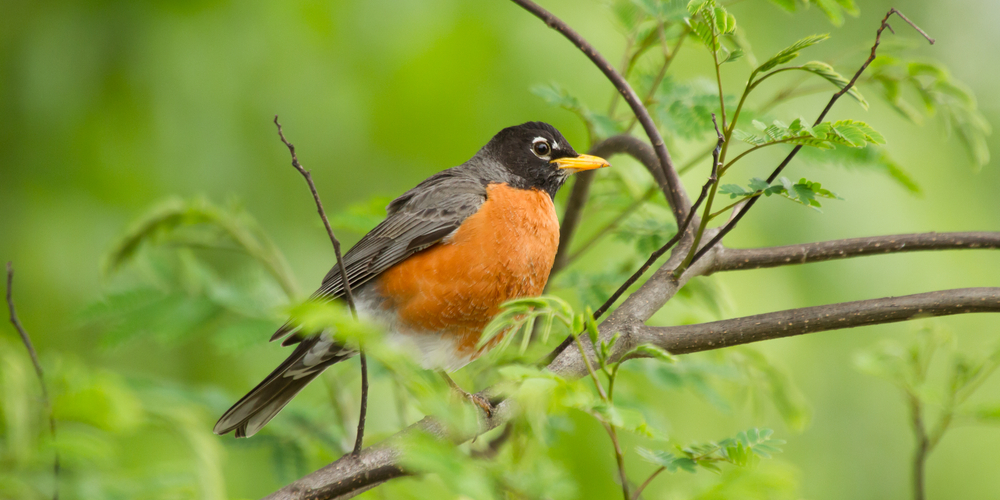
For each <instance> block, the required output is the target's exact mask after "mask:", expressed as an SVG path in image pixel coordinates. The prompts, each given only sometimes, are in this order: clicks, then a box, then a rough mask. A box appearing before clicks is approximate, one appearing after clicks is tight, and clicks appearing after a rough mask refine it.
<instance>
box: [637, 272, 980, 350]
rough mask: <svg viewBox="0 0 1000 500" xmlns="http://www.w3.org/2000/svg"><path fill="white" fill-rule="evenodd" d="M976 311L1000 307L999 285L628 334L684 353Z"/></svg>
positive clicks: (651, 329) (842, 304) (639, 339)
mask: <svg viewBox="0 0 1000 500" xmlns="http://www.w3.org/2000/svg"><path fill="white" fill-rule="evenodd" d="M977 312H1000V288H959V289H955V290H942V291H938V292H928V293H918V294H916V295H904V296H902V297H887V298H884V299H872V300H859V301H856V302H842V303H840V304H830V305H825V306H816V307H804V308H801V309H790V310H787V311H779V312H773V313H767V314H758V315H756V316H747V317H744V318H736V319H728V320H723V321H714V322H712V323H702V324H698V325H683V326H662V327H653V326H644V327H640V328H639V329H638V330H637V331H636V332H635V333H634V334H633V336H634V338H633V342H635V343H636V345H638V344H645V343H650V344H654V345H656V346H658V347H660V348H663V349H666V350H667V351H669V352H671V353H673V354H686V353H691V352H699V351H710V350H713V349H722V348H723V347H731V346H735V345H741V344H749V343H751V342H760V341H763V340H771V339H780V338H784V337H791V336H795V335H803V334H806V333H814V332H824V331H827V330H839V329H842V328H855V327H858V326H866V325H876V324H884V323H896V322H899V321H907V320H911V319H919V318H926V317H933V316H950V315H953V314H967V313H977Z"/></svg>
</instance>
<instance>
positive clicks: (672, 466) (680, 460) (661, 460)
mask: <svg viewBox="0 0 1000 500" xmlns="http://www.w3.org/2000/svg"><path fill="white" fill-rule="evenodd" d="M635 451H636V453H638V454H639V456H640V457H642V458H643V460H646V461H647V462H650V463H652V464H656V465H659V466H662V467H666V469H667V471H668V472H677V471H678V470H684V471H687V472H691V473H694V472H696V471H697V464H696V463H694V461H693V460H691V459H690V458H687V457H678V456H676V455H674V454H673V453H670V452H666V451H662V450H650V449H647V448H642V447H637V448H636V449H635Z"/></svg>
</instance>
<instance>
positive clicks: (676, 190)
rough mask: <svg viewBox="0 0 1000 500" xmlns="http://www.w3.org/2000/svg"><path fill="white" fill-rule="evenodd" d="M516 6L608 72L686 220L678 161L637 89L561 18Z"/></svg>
mask: <svg viewBox="0 0 1000 500" xmlns="http://www.w3.org/2000/svg"><path fill="white" fill-rule="evenodd" d="M512 1H513V2H514V3H516V4H518V5H520V6H521V7H523V8H524V9H525V10H527V11H528V12H531V13H532V14H534V15H535V16H536V17H538V18H539V19H541V20H542V21H544V22H545V24H546V25H547V26H548V27H550V28H552V29H554V30H556V31H558V32H559V33H560V34H562V35H563V36H564V37H566V38H567V39H568V40H569V41H571V42H573V44H574V45H576V46H577V48H579V49H580V50H581V51H582V52H583V53H584V54H585V55H586V56H587V57H588V58H590V60H591V61H592V62H593V63H594V64H595V65H597V67H598V69H600V70H601V72H603V73H604V76H606V77H607V78H608V80H610V81H611V83H612V84H613V85H614V86H615V88H616V89H618V92H619V93H621V95H622V98H623V99H625V102H627V103H628V105H629V107H631V108H632V112H633V113H635V115H636V117H637V118H638V119H639V123H640V124H641V125H642V128H643V130H644V131H645V132H646V135H647V136H648V137H649V142H650V143H652V145H653V150H654V151H656V156H657V158H658V159H659V161H660V169H661V170H662V172H663V185H662V186H661V187H663V188H664V192H665V193H666V194H667V199H668V201H669V202H670V208H671V210H672V211H673V213H674V219H676V220H678V221H679V220H683V219H684V216H685V215H687V211H688V207H689V205H690V203H691V202H690V200H688V198H687V193H686V192H685V191H684V186H683V185H682V184H681V181H680V177H678V176H677V171H676V170H675V169H674V162H673V160H672V159H671V158H670V153H669V152H668V151H667V146H666V143H664V142H663V137H662V136H660V131H659V130H657V128H656V124H655V123H654V122H653V119H652V118H651V117H650V116H649V112H648V111H647V110H646V108H645V107H643V105H642V101H641V100H640V99H639V96H638V95H636V93H635V90H633V89H632V86H631V85H629V83H628V81H626V80H625V78H624V77H622V75H621V74H619V73H618V72H617V71H615V68H614V66H612V65H611V63H609V62H608V61H607V59H605V58H604V56H602V55H601V54H600V53H599V52H598V51H597V49H595V48H594V47H593V46H592V45H591V44H590V43H589V42H587V40H585V39H584V38H583V37H582V36H580V34H579V33H577V32H576V31H574V30H573V28H570V27H569V25H567V24H566V23H565V22H563V21H562V20H561V19H559V18H558V17H556V16H554V15H553V14H552V13H551V12H549V11H547V10H545V9H543V8H542V7H540V6H539V5H538V4H536V3H535V2H532V1H531V0H512Z"/></svg>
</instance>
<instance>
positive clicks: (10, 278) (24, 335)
mask: <svg viewBox="0 0 1000 500" xmlns="http://www.w3.org/2000/svg"><path fill="white" fill-rule="evenodd" d="M7 309H8V310H9V311H10V323H11V324H12V325H14V329H15V330H17V333H19V334H20V335H21V342H24V347H25V348H26V349H28V355H29V356H31V364H32V365H34V366H35V375H36V376H37V377H38V384H39V385H41V386H42V406H44V407H45V413H48V416H49V433H50V434H51V436H52V442H53V443H55V441H56V417H55V414H53V413H52V403H51V401H50V400H49V389H48V387H47V386H46V385H45V373H44V372H43V371H42V364H41V363H39V362H38V353H37V352H35V346H34V345H33V344H32V343H31V337H29V336H28V332H27V330H25V329H24V326H23V325H21V320H20V319H18V317H17V309H15V308H14V265H13V264H11V263H10V262H7ZM53 449H54V450H55V459H54V463H53V465H52V475H53V477H54V479H53V491H52V498H53V499H55V500H59V449H58V448H56V447H55V446H53Z"/></svg>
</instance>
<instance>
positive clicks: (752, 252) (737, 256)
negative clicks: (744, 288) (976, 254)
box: [711, 231, 1000, 272]
mask: <svg viewBox="0 0 1000 500" xmlns="http://www.w3.org/2000/svg"><path fill="white" fill-rule="evenodd" d="M991 248H1000V232H985V231H982V232H967V233H915V234H896V235H889V236H871V237H867V238H851V239H846V240H834V241H821V242H817V243H803V244H800V245H788V246H783V247H769V248H747V249H742V248H740V249H736V248H722V249H720V250H719V254H718V256H717V257H716V259H715V266H713V267H712V269H711V271H712V272H717V271H736V270H741V269H763V268H768V267H779V266H787V265H790V264H806V263H810V262H822V261H825V260H835V259H849V258H851V257H861V256H865V255H879V254H886V253H901V252H920V251H927V250H961V249H991Z"/></svg>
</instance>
